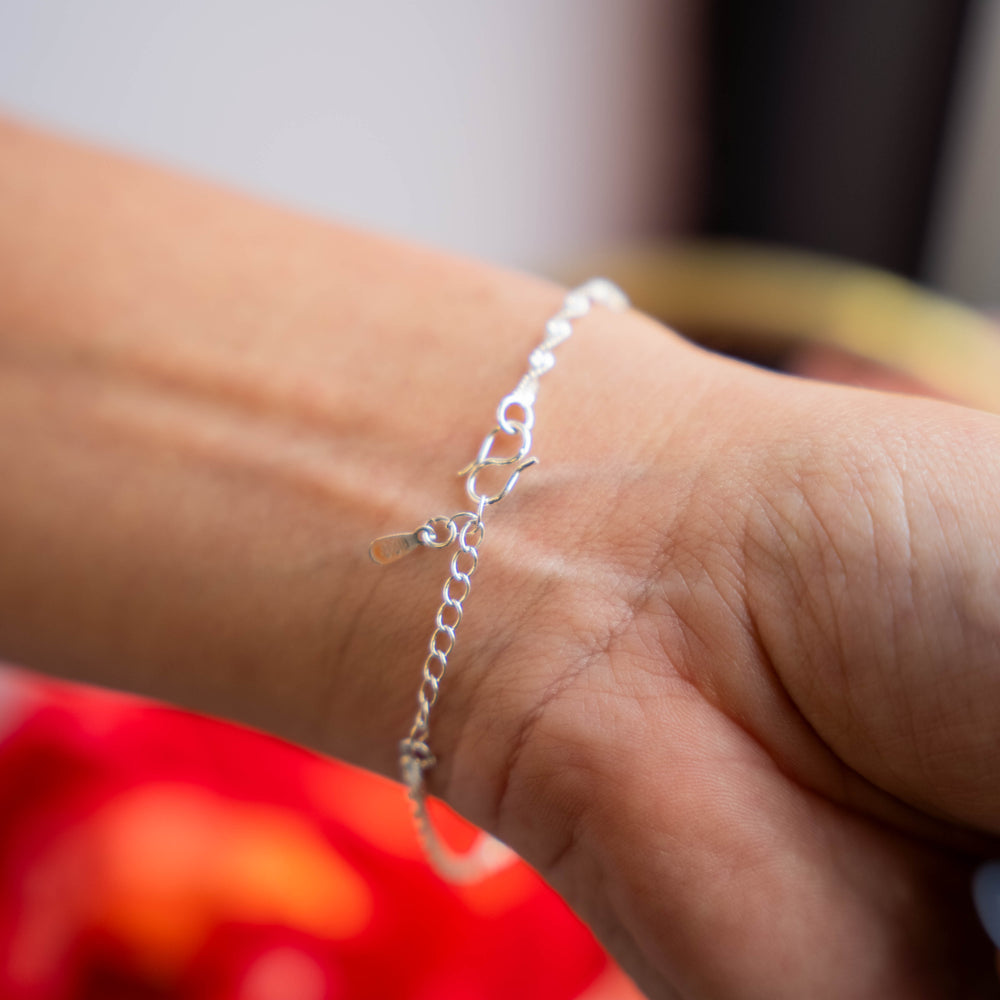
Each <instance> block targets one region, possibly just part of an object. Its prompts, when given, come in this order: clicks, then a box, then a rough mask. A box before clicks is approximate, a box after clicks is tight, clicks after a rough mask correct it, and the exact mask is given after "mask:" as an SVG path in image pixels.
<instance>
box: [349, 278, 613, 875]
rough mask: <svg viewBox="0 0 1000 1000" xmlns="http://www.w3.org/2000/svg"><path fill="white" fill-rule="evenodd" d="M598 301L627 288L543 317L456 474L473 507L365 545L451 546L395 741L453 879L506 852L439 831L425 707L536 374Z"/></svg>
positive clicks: (423, 831)
mask: <svg viewBox="0 0 1000 1000" xmlns="http://www.w3.org/2000/svg"><path fill="white" fill-rule="evenodd" d="M595 304H596V305H603V306H605V307H606V308H608V309H611V310H614V311H616V312H622V311H624V310H625V309H627V308H628V306H629V302H628V299H627V298H626V296H625V294H624V292H622V290H621V289H620V288H618V286H617V285H615V284H613V283H612V282H610V281H608V280H607V279H606V278H592V279H591V280H590V281H588V282H586V283H585V284H583V285H581V286H580V287H579V288H575V289H573V290H572V291H570V292H569V293H567V295H566V298H565V299H564V300H563V304H562V308H561V309H560V310H559V312H557V313H556V314H555V315H554V316H553V317H552V318H551V319H549V320H548V322H546V324H545V336H544V338H543V339H542V342H541V343H540V344H539V345H538V346H537V347H536V348H535V349H534V350H533V351H532V352H531V354H530V355H529V357H528V370H527V372H526V373H525V374H524V375H523V376H522V377H521V380H520V381H519V382H518V383H517V386H516V387H515V388H514V390H513V391H512V392H510V393H508V394H507V395H506V396H504V398H503V399H502V400H501V401H500V405H499V406H498V407H497V411H496V419H497V423H496V426H495V427H494V428H493V429H492V430H491V431H490V432H489V433H488V434H487V435H486V437H484V438H483V443H482V444H481V445H480V448H479V451H478V453H477V454H476V457H475V458H474V459H473V460H472V461H471V462H470V463H469V464H468V465H467V466H465V468H464V469H462V470H461V471H460V472H459V473H458V474H459V475H460V476H464V477H465V492H466V494H467V495H468V497H469V499H470V500H471V501H472V503H473V504H474V509H472V510H466V511H461V512H460V513H458V514H452V515H451V517H432V518H430V519H429V520H427V521H425V522H424V523H423V524H422V525H420V527H419V528H417V529H416V530H414V531H411V532H405V533H402V534H395V535H385V536H384V537H382V538H376V539H375V541H374V542H372V544H371V547H370V549H369V554H370V556H371V558H372V560H373V561H374V562H376V563H380V564H382V565H385V564H387V563H391V562H395V561H396V560H397V559H400V558H402V557H403V556H405V555H406V554H407V553H409V552H412V551H414V550H415V549H417V548H430V549H444V548H447V547H449V546H451V545H453V544H454V545H455V552H454V553H453V554H452V557H451V567H450V572H449V574H448V578H447V579H446V580H445V582H444V586H443V587H442V589H441V606H440V607H439V608H438V611H437V615H436V616H435V618H434V630H433V632H432V633H431V638H430V642H429V643H428V647H427V655H426V657H425V659H424V666H423V671H422V674H421V680H420V687H419V688H418V690H417V711H416V714H415V716H414V718H413V724H412V725H411V726H410V731H409V734H408V735H407V736H406V738H405V739H403V740H401V741H400V744H399V767H400V772H401V774H402V778H403V782H404V783H405V785H406V789H407V795H408V797H409V799H410V801H411V803H412V805H413V815H414V821H415V823H416V826H417V831H418V833H419V835H420V839H421V841H422V842H423V845H424V850H425V851H426V853H427V856H428V858H429V859H430V861H431V863H432V864H433V865H434V867H435V868H436V869H437V870H438V872H439V873H440V874H441V875H442V876H443V877H445V878H446V879H448V880H449V881H452V882H474V881H477V880H478V879H480V878H484V877H485V876H486V875H489V874H490V873H491V872H493V871H496V870H497V869H498V868H500V867H503V866H504V865H506V864H507V863H508V862H509V860H510V858H511V854H510V852H509V850H508V849H507V848H506V847H504V846H503V845H502V844H501V843H500V842H499V841H497V840H494V839H493V838H492V837H490V836H487V835H485V834H484V835H483V836H482V837H481V838H480V840H479V842H478V843H477V844H476V845H475V846H474V847H473V848H472V849H471V850H470V851H468V852H466V853H464V854H458V853H456V852H455V851H452V850H451V849H450V848H449V847H448V846H447V845H446V844H445V843H444V842H443V841H442V840H441V838H440V837H439V836H438V835H437V832H436V831H435V829H434V826H433V824H432V823H431V819H430V816H429V815H428V812H427V785H426V780H425V777H424V775H425V772H426V771H428V770H430V768H432V767H433V766H434V764H435V763H436V759H435V757H434V754H433V753H432V752H431V748H430V745H429V743H428V739H429V737H430V713H431V709H432V708H433V707H434V704H435V702H436V701H437V699H438V694H439V693H440V690H441V682H442V681H443V680H444V675H445V672H446V671H447V669H448V657H449V656H450V655H451V653H452V651H453V650H454V648H455V638H456V632H457V630H458V627H459V625H460V624H461V623H462V615H463V608H464V605H465V601H466V599H467V598H468V596H469V592H470V590H471V589H472V575H473V573H475V571H476V568H477V567H478V565H479V547H480V546H481V545H482V541H483V535H484V531H485V527H484V524H483V514H484V512H485V510H486V508H487V507H491V506H493V505H494V504H497V503H499V502H500V501H501V500H503V499H504V498H505V497H506V496H507V495H508V494H509V493H510V492H511V490H513V489H514V487H515V486H516V485H517V481H518V479H519V478H520V476H521V473H522V472H524V470H525V469H527V468H529V467H530V466H532V465H534V464H535V463H536V462H537V461H538V459H536V458H534V457H533V456H532V455H531V431H532V428H533V427H534V425H535V400H536V398H537V396H538V381H539V379H540V378H541V377H542V376H543V375H544V374H545V373H546V372H547V371H549V370H550V369H551V368H552V366H553V365H554V364H555V361H556V359H555V355H554V354H553V353H552V352H553V350H554V348H556V347H558V346H559V344H561V343H562V342H563V341H564V340H566V339H568V338H569V337H570V336H571V335H572V333H573V322H574V320H577V319H580V318H582V317H583V316H586V314H587V313H588V312H590V309H591V306H593V305H595ZM498 438H503V439H507V438H511V439H514V440H515V441H516V449H515V450H514V451H512V452H510V453H508V454H506V455H494V454H493V446H494V444H495V443H496V441H497V439H498ZM504 443H506V441H504ZM508 466H513V469H512V470H511V471H510V472H509V474H508V475H507V478H506V480H505V481H504V482H503V485H502V486H500V487H499V489H496V490H495V492H492V493H491V492H489V489H488V488H486V487H480V485H479V480H478V477H479V476H480V475H482V474H483V473H486V472H487V470H490V469H494V468H500V469H503V468H505V467H508Z"/></svg>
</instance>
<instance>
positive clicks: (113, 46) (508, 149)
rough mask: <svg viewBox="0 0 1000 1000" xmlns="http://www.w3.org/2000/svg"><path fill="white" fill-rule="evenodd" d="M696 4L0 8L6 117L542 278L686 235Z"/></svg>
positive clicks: (426, 0) (179, 1) (513, 1)
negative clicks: (545, 272) (605, 251)
mask: <svg viewBox="0 0 1000 1000" xmlns="http://www.w3.org/2000/svg"><path fill="white" fill-rule="evenodd" d="M695 7H696V5H692V4H690V3H683V2H678V3H674V2H665V0H615V2H607V0H504V2H503V3H476V2H468V0H421V2H419V3H409V2H386V0H383V2H370V3H359V2H353V3H347V2H341V0H282V2H280V3H277V2H274V0H208V2H206V0H171V2H170V3H153V2H142V0H86V2H81V0H30V2H29V0H0V107H4V108H6V109H8V110H10V111H11V112H13V113H15V114H20V115H21V116H27V117H29V118H31V119H33V120H35V121H38V122H42V123H47V124H49V125H53V126H55V127H57V128H60V129H62V130H64V131H66V130H69V131H70V132H72V133H76V134H79V135H83V136H85V137H91V138H94V139H96V140H98V141H100V142H103V143H106V144H112V145H115V146H117V147H119V148H123V149H126V150H132V151H135V152H138V153H140V154H143V155H146V156H148V157H152V158H154V159H156V160H158V161H160V162H164V163H168V164H173V165H178V166H181V167H185V168H190V169H193V170H195V171H198V172H201V173H203V174H207V175H210V176H212V177H215V178H220V179H222V180H225V181H229V182H232V183H235V184H237V185H239V186H241V187H243V188H245V189H248V190H251V191H254V192H258V193H260V194H263V195H266V196H269V197H272V198H275V199H279V200H281V201H283V202H286V203H290V204H292V205H296V206H301V207H303V208H305V209H308V210H311V211H313V212H318V213H321V214H323V215H326V216H329V217H333V218H336V219H339V220H344V221H348V222H352V223H358V224H361V225H363V226H366V227H369V228H375V229H379V230H383V231H387V232H391V233H395V234H398V235H400V236H403V237H407V238H411V239H415V240H419V241H422V242H428V243H432V244H436V245H439V246H442V247H445V248H449V249H452V250H456V251H460V252H464V253H470V254H474V255H477V256H483V257H486V258H490V259H492V260H494V261H497V262H501V263H506V264H512V265H515V266H521V267H528V268H532V267H544V266H546V265H547V264H549V263H551V262H553V261H559V260H562V259H564V258H566V257H567V256H568V255H572V254H575V253H577V252H579V251H581V250H587V249H589V248H591V247H595V246H606V245H608V244H609V243H617V242H622V241H630V240H633V239H635V238H636V237H641V236H643V235H645V234H649V233H651V232H654V231H662V230H663V229H665V228H666V229H671V228H674V227H675V226H677V225H679V224H680V223H681V222H682V221H683V219H684V217H685V205H686V204H687V203H688V201H689V199H688V198H687V197H682V196H680V195H679V194H676V193H679V192H689V191H690V190H691V188H692V173H693V171H694V159H695V154H694V150H693V143H692V136H693V134H694V131H695V130H694V129H693V128H690V127H688V122H687V121H686V117H687V116H689V115H691V114H692V113H693V111H694V108H695V106H696V100H695V95H694V93H693V89H692V86H693V80H694V79H695V75H694V73H693V72H692V67H691V66H690V65H688V63H690V62H691V61H692V60H693V58H694V56H693V52H694V48H695V46H694V43H693V41H692V38H693V35H694V33H695V32H696V23H695V19H694V18H693V17H691V16H690V14H689V13H687V12H688V11H690V10H692V9H695ZM678 136H683V141H677V137H678ZM671 192H674V193H675V195H674V196H673V197H671V196H670V193H671Z"/></svg>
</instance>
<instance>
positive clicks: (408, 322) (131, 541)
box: [0, 125, 1000, 1000]
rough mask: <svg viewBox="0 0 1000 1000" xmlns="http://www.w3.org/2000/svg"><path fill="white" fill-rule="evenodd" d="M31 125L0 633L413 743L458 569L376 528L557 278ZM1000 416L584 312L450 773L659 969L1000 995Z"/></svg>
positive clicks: (205, 697) (0, 368)
mask: <svg viewBox="0 0 1000 1000" xmlns="http://www.w3.org/2000/svg"><path fill="white" fill-rule="evenodd" d="M0 150H2V152H0V291H2V294H0V468H3V469H4V488H3V490H2V491H0V550H2V551H3V552H4V559H3V561H2V564H0V653H2V654H3V655H5V656H7V657H9V658H11V659H15V660H19V661H21V662H23V663H25V664H27V665H29V666H34V667H36V668H39V669H44V670H50V671H53V672H58V673H62V674H65V675H68V676H73V677H78V678H82V679H86V680H90V681H94V682H96V683H102V684H107V685H111V686H116V687H122V688H128V689H131V690H136V691H140V692H143V693H146V694H151V695H154V696H158V697H162V698H167V699H170V700H172V701H175V702H178V703H180V704H184V705H187V706H190V707H193V708H196V709H200V710H204V711H209V712H215V713H218V714H222V715H226V716H229V717H231V718H234V719H238V720H241V721H244V722H248V723H251V724H253V725H256V726H260V727H262V728H265V729H267V730H269V731H271V732H275V733H277V734H280V735H282V736H285V737H287V738H289V739H293V740H296V741H298V742H301V743H304V744H307V745H310V746H312V747H314V748H316V749H319V750H321V751H324V752H327V753H331V754H336V755H338V756H342V757H344V758H346V759H349V760H352V761H354V762H357V763H360V764H363V765H365V766H367V767H371V768H374V769H377V770H381V771H383V772H385V773H389V774H393V773H394V769H395V768H394V754H395V746H396V742H397V740H398V739H399V737H400V736H401V735H403V734H404V733H405V731H406V728H407V725H408V721H409V718H410V716H411V713H412V709H413V705H414V696H415V691H416V685H417V681H418V675H419V665H420V660H421V650H422V649H423V648H424V646H425V643H426V640H427V637H428V635H429V631H430V627H431V622H432V620H433V614H434V611H435V609H436V606H437V601H438V592H439V587H440V584H441V582H443V578H444V575H445V572H446V570H445V566H444V564H443V563H442V561H440V560H435V559H434V558H433V557H431V556H429V555H428V554H427V553H424V554H422V555H420V556H419V557H417V556H414V557H412V558H410V559H407V560H405V561H403V562H401V563H399V564H397V565H396V566H394V567H392V568H391V569H382V568H379V567H375V566H373V565H371V564H370V563H369V562H368V558H367V545H368V542H369V540H370V539H371V538H373V537H375V536H376V535H379V534H383V533H385V532H387V531H395V530H405V529H408V528H412V527H415V526H416V525H418V524H420V523H421V522H423V521H424V520H425V519H426V518H427V517H428V516H429V515H431V514H437V513H442V514H443V513H451V512H452V511H454V510H457V509H460V508H461V507H462V506H464V505H465V501H464V499H463V494H462V487H461V482H460V481H459V480H458V479H457V478H455V477H454V471H455V470H456V469H457V468H458V467H459V466H461V465H462V464H464V463H465V462H467V461H468V460H469V459H470V458H471V457H472V456H473V455H474V454H475V451H476V448H477V447H478V445H479V442H480V441H481V440H482V437H483V434H484V433H485V432H486V431H487V430H488V429H489V427H490V425H491V424H492V414H493V411H494V408H495V406H496V403H497V402H498V400H499V399H500V398H501V397H502V396H503V395H504V394H505V393H506V392H507V391H508V390H509V389H510V388H511V386H512V384H513V382H514V381H515V380H516V378H517V377H518V376H519V375H520V373H521V372H522V370H523V365H524V359H525V358H526V356H527V354H528V352H529V351H530V350H531V348H532V347H534V345H535V344H536V343H537V341H538V339H539V335H540V332H541V326H542V324H543V323H544V321H545V319H546V318H547V317H548V316H549V315H550V314H551V313H552V312H553V311H554V309H555V308H556V307H557V306H558V303H559V300H560V297H561V293H560V292H559V290H558V289H555V288H553V287H551V286H549V285H547V284H544V283H541V282H538V281H535V280H531V279H528V278H525V277H522V276H519V275H513V274H508V273H504V272H499V271H496V270H493V269H490V268H486V267H481V266H476V265H471V264H468V263H465V262H461V261H456V260H453V259H449V258H446V257H442V256H438V255H434V254H430V253H428V252H426V251H422V250H415V249H413V248H409V247H404V246H400V245H398V244H394V243H391V242H386V241H382V240H377V239H375V238H372V237H368V236H363V235H360V234H357V233H352V232H348V231H345V230H342V229H339V228H336V227H333V226H329V225H322V224H319V223H316V222H313V221H310V220H308V219H303V218H301V217H298V216H295V215H292V214H290V213H287V212H283V211H280V210H277V209H273V208H268V207H264V206H260V205H258V204H255V203H253V202H250V201H248V200H246V199H242V198H239V197H236V196H233V195H230V194H225V193H223V192H221V191H219V190H216V189H214V188H211V187H209V186H206V185H201V184H196V183H193V182H190V181H182V180H178V179H176V178H173V177H170V176H167V175H165V174H163V173H160V172H157V171H154V170H150V169H149V168H146V167H140V166H136V165H133V164H130V163H127V162H124V161H121V160H118V159H115V158H112V157H107V156H105V155H103V154H98V153H94V152H90V151H85V150H81V149H79V148H76V147H72V146H69V145H66V144H63V143H60V142H56V141H54V140H50V139H46V138H42V137H39V136H37V135H35V134H33V133H30V132H28V131H25V130H22V129H20V128H19V127H17V126H14V125H6V126H3V128H2V132H0ZM998 447H1000V430H998V426H997V421H996V420H995V419H994V418H991V417H987V416H984V415H979V414H974V413H970V412H969V411H965V410H962V409H959V408H956V407H949V406H945V405H942V404H932V403H926V402H923V401H914V400H907V399H904V398H901V397H888V396H879V395H876V394H868V393H862V392H857V391H847V390H840V389H833V388H830V387H821V386H815V385H810V384H806V383H801V382H797V381H794V380H789V379H784V378H781V377H778V376H772V375H767V374H763V373H759V372H756V371H754V370H752V369H748V368H745V367H743V366H740V365H735V364H731V363H729V362H725V361H722V360H719V359H716V358H712V357H710V356H708V355H705V354H703V353H701V352H699V351H697V350H695V349H693V348H691V347H689V346H687V345H685V344H683V343H682V342H681V341H679V340H677V339H676V338H674V337H672V336H671V335H669V334H668V333H666V332H665V331H663V330H662V329H661V328H659V327H658V326H657V325H656V324H654V323H652V322H650V321H648V320H646V319H643V318H642V317H640V316H637V315H628V316H624V317H622V316H611V315H601V314H599V313H595V314H593V315H592V316H590V317H588V318H587V319H586V320H585V321H584V322H583V323H581V325H580V327H579V329H578V331H577V333H576V335H575V336H574V338H573V340H572V341H571V342H570V343H568V344H566V345H565V347H564V348H562V349H561V350H560V352H559V358H558V363H557V367H556V370H555V371H554V372H553V373H552V374H551V375H550V376H547V378H546V381H545V383H544V385H543V386H542V390H541V393H540V397H539V402H538V426H537V431H536V435H535V453H536V454H537V455H538V456H539V458H540V459H541V462H542V464H541V466H540V467H539V468H538V469H537V470H534V469H533V470H529V472H527V473H526V474H525V476H524V479H523V483H522V484H520V485H519V486H518V490H517V492H516V493H515V494H514V495H513V496H512V497H511V499H510V500H509V501H505V503H504V505H503V506H502V508H501V509H499V510H498V511H497V512H496V516H495V517H491V519H490V521H489V522H488V531H489V535H488V538H487V540H486V541H485V543H484V546H483V553H482V559H483V562H482V567H481V569H480V571H479V572H478V573H477V575H476V579H475V585H474V591H473V594H472V596H470V598H469V602H468V604H467V607H466V618H465V620H464V621H463V625H462V629H461V633H460V636H459V644H458V647H457V648H456V653H455V656H454V657H453V664H452V668H451V671H450V672H449V676H448V679H447V682H446V688H445V692H444V694H443V695H442V699H441V701H440V703H439V705H438V706H437V707H436V709H435V714H434V719H433V725H432V740H433V742H434V746H435V749H436V751H437V752H438V754H439V756H440V764H439V766H438V767H437V768H436V769H435V770H434V771H433V772H432V773H431V784H432V790H436V791H438V792H439V793H441V794H443V795H445V796H446V797H447V798H448V799H449V800H450V801H451V802H452V803H453V804H455V805H456V806H457V807H458V808H460V809H461V810H462V811H464V812H465V813H466V814H468V815H470V816H471V817H472V818H473V819H475V820H477V821H478V822H480V823H481V824H483V825H485V826H487V827H488V828H489V829H491V830H493V831H495V832H497V833H498V834H499V835H500V836H501V837H503V838H504V839H506V840H507V841H508V842H510V843H511V844H512V845H513V846H514V847H516V848H517V849H518V850H519V851H521V852H522V853H523V854H524V855H525V856H526V857H527V858H528V859H529V860H530V861H531V862H532V863H533V864H535V865H536V866H537V867H538V868H539V869H540V870H541V871H542V872H543V874H544V875H545V876H546V877H547V878H549V879H550V880H551V881H552V882H553V884H554V885H556V887H557V888H559V889H560V890H561V891H562V892H563V893H564V894H565V895H566V896H567V897H568V898H569V899H570V901H571V902H572V904H573V905H574V906H575V907H576V908H577V909H578V911H579V912H580V913H581V914H582V915H583V916H584V917H585V918H586V919H587V920H588V921H589V922H590V923H591V924H592V925H593V926H594V927H595V929H596V930H597V932H598V933H599V934H600V935H601V936H602V937H603V939H604V940H605V942H606V943H608V944H609V945H610V946H611V948H612V950H613V951H614V952H615V953H616V955H617V956H618V957H619V959H620V960H622V961H623V962H624V963H625V964H626V967H627V968H628V969H629V970H630V971H631V972H632V974H633V975H635V976H636V977H637V979H638V980H639V982H640V983H641V984H642V985H643V986H644V987H645V988H646V989H647V990H648V991H649V992H650V994H651V995H653V996H663V997H674V996H680V997H685V998H688V997H690V998H701V997H719V998H733V1000H735V998H738V997H757V996H760V997H768V998H773V1000H780V998H784V997H789V998H792V997H795V998H799V997H803V996H809V997H814V998H821V997H827V996H829V997H843V996H852V997H859V998H860V997H863V998H868V997H872V998H876V997H878V998H880V1000H883V998H892V997H900V998H902V997H938V996H942V997H943V996H949V997H952V996H978V995H983V994H982V992H980V991H981V990H982V989H983V988H984V987H983V986H982V984H983V982H984V980H983V979H982V974H983V970H984V969H985V968H987V966H988V949H987V948H986V947H985V942H984V940H983V939H982V938H981V937H979V936H977V933H976V932H975V930H974V928H973V923H972V915H971V909H970V907H969V904H968V899H967V886H966V877H967V872H968V869H969V866H970V864H971V863H972V861H973V859H974V858H975V856H976V855H977V852H981V851H983V850H986V849H992V844H991V842H990V841H985V840H983V839H977V837H976V836H973V835H972V834H971V833H970V832H969V830H970V828H976V829H978V830H979V831H982V832H984V833H986V834H989V835H992V834H996V833H997V832H998V830H1000V798H998V797H997V796H996V793H995V788H994V785H995V781H994V775H995V774H996V768H997V764H998V762H1000V761H998V753H1000V751H998V749H997V746H996V740H995V738H994V730H995V727H994V725H993V717H994V712H993V709H992V707H991V706H993V705H995V704H996V703H997V698H998V696H1000V690H997V688H998V687H1000V678H998V676H997V671H996V670H995V669H994V667H995V663H996V662H997V654H998V652H1000V645H998V636H1000V621H998V618H997V614H996V612H995V611H994V610H993V607H994V605H995V603H996V602H995V601H994V600H992V599H990V596H991V595H992V594H994V593H995V590H996V582H997V580H996V577H997V570H996V566H997V546H998V538H997V529H996V524H997V523H998V519H997V514H998V513H1000V511H998V510H997V506H998V501H997V499H996V498H997V497H998V496H1000V490H998V489H997V486H998V485H1000V483H998V470H997V468H996V462H995V459H994V458H993V456H994V455H996V454H997V453H998ZM984 595H987V597H986V598H985V599H984ZM985 995H990V994H989V993H986V994H985Z"/></svg>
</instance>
